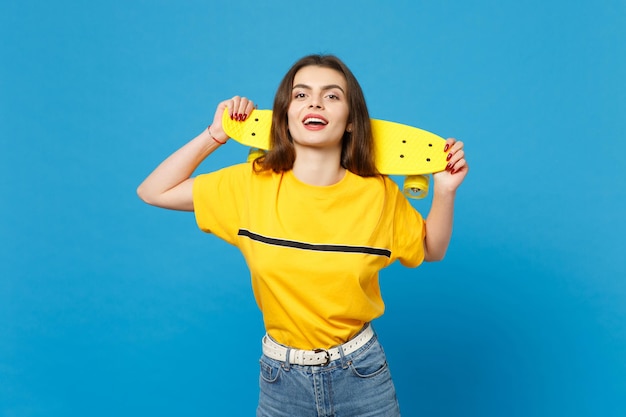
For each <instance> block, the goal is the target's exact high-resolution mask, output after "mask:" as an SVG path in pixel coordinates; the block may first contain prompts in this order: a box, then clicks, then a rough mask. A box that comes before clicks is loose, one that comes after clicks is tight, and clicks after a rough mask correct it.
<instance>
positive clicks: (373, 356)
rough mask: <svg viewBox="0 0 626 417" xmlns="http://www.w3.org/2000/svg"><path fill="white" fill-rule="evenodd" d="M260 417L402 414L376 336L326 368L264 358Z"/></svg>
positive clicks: (394, 416) (390, 416)
mask: <svg viewBox="0 0 626 417" xmlns="http://www.w3.org/2000/svg"><path fill="white" fill-rule="evenodd" d="M260 362H261V375H260V378H259V381H260V388H261V390H260V395H259V405H258V408H257V413H256V415H257V417H350V416H354V417H356V416H359V417H398V416H400V410H399V408H398V400H397V399H396V390H395V388H394V385H393V381H392V380H391V374H390V372H389V367H388V365H387V359H386V357H385V353H384V351H383V349H382V347H381V346H380V344H379V342H378V339H377V337H376V336H374V337H373V338H372V339H371V340H370V341H369V342H367V344H366V345H365V346H363V347H361V348H360V349H358V350H357V351H355V352H352V353H351V354H349V355H342V357H341V358H339V359H337V360H335V361H332V362H330V363H329V364H328V365H326V366H301V365H290V364H288V363H285V362H281V361H277V360H274V359H271V358H268V357H267V356H265V355H264V356H262V357H261V361H260Z"/></svg>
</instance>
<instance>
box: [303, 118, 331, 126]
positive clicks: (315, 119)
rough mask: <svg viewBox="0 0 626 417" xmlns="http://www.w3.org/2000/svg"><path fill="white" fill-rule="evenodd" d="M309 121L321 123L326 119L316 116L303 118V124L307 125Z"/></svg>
mask: <svg viewBox="0 0 626 417" xmlns="http://www.w3.org/2000/svg"><path fill="white" fill-rule="evenodd" d="M310 123H321V124H326V121H324V120H322V119H318V118H316V117H309V118H308V119H305V120H304V124H305V125H308V124H310Z"/></svg>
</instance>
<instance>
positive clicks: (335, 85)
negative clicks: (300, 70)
mask: <svg viewBox="0 0 626 417" xmlns="http://www.w3.org/2000/svg"><path fill="white" fill-rule="evenodd" d="M296 88H304V89H306V90H312V89H313V87H311V86H309V85H306V84H296V85H294V86H293V88H292V89H291V90H292V91H293V90H295V89H296ZM333 88H337V89H339V90H341V92H342V93H344V94H345V93H346V92H345V91H344V90H343V88H342V87H341V86H340V85H338V84H329V85H325V86H323V87H322V91H326V90H332V89H333Z"/></svg>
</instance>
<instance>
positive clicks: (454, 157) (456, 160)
mask: <svg viewBox="0 0 626 417" xmlns="http://www.w3.org/2000/svg"><path fill="white" fill-rule="evenodd" d="M448 156H449V157H450V158H449V159H448V165H447V166H446V169H447V170H449V171H456V170H458V169H457V168H458V167H459V166H460V165H459V164H460V163H461V162H462V161H465V152H464V151H463V150H460V151H458V152H455V153H449V154H448Z"/></svg>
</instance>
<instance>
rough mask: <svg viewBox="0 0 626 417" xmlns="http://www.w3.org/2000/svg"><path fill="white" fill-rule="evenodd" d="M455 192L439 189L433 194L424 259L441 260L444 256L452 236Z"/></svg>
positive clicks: (430, 260) (427, 220)
mask: <svg viewBox="0 0 626 417" xmlns="http://www.w3.org/2000/svg"><path fill="white" fill-rule="evenodd" d="M454 200H455V192H450V191H447V192H444V191H437V190H435V193H434V194H433V201H432V206H431V209H430V213H429V214H428V217H427V218H426V239H425V241H424V259H425V260H426V261H429V262H432V261H440V260H442V259H443V258H444V256H445V254H446V251H447V250H448V245H449V244H450V239H451V237H452V223H453V219H454Z"/></svg>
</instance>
